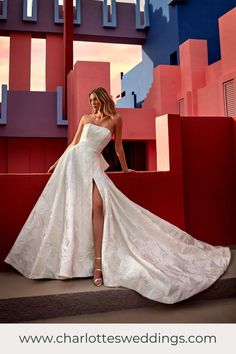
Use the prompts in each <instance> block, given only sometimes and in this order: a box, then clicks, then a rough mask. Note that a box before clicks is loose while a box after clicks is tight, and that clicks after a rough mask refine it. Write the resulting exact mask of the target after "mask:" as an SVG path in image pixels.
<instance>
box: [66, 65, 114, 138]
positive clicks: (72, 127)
mask: <svg viewBox="0 0 236 354" xmlns="http://www.w3.org/2000/svg"><path fill="white" fill-rule="evenodd" d="M99 86H102V87H104V88H105V89H106V90H107V91H108V92H110V63H105V62H87V61H77V62H76V64H75V66H74V69H73V70H72V71H71V72H70V73H69V75H68V96H67V97H68V117H69V124H68V142H69V143H70V142H71V140H72V139H73V137H74V134H75V133H76V130H77V128H78V124H79V121H80V119H81V117H82V116H83V115H84V114H86V113H90V112H91V107H90V105H89V98H88V93H89V92H90V91H92V89H94V88H95V87H99Z"/></svg>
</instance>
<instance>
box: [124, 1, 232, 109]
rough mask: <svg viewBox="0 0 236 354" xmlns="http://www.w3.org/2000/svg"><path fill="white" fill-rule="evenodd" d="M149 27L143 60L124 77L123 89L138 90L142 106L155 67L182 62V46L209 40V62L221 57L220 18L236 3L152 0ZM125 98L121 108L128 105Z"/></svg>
mask: <svg viewBox="0 0 236 354" xmlns="http://www.w3.org/2000/svg"><path fill="white" fill-rule="evenodd" d="M149 2H150V29H149V30H148V35H147V40H146V42H145V44H144V45H143V48H142V50H143V55H142V59H143V60H142V63H140V64H138V65H137V66H136V67H134V68H133V69H131V70H130V71H129V72H128V73H126V74H125V75H124V76H123V79H122V82H121V87H122V92H123V91H125V92H126V93H127V94H129V93H131V92H132V91H133V92H135V93H136V100H137V106H138V107H139V106H141V104H142V102H143V100H144V99H145V97H146V96H147V93H148V90H149V89H150V87H151V85H152V81H153V74H152V68H153V67H156V66H157V65H159V64H179V45H180V44H182V43H183V42H185V41H186V40H188V39H190V38H192V39H207V40H208V52H209V64H211V63H213V62H215V61H217V60H219V59H220V43H219V28H218V18H219V17H220V16H222V15H223V14H225V13H226V12H228V11H229V10H231V9H232V8H234V7H235V6H236V0H186V1H185V2H181V1H180V2H176V4H175V5H174V6H169V5H168V3H169V1H168V0H150V1H149ZM127 104H128V101H127V100H125V97H124V98H122V99H120V100H119V101H117V106H119V107H129V106H128V105H127Z"/></svg>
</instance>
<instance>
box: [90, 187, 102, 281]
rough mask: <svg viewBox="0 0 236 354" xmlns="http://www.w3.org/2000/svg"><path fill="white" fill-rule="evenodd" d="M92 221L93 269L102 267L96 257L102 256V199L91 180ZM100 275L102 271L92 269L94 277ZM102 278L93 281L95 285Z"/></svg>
mask: <svg viewBox="0 0 236 354" xmlns="http://www.w3.org/2000/svg"><path fill="white" fill-rule="evenodd" d="M92 199H93V200H92V205H93V207H92V221H93V241H94V249H95V264H94V269H102V260H101V259H97V258H101V257H102V235H103V223H104V215H103V200H102V197H101V195H100V193H99V190H98V187H97V185H96V183H95V182H94V180H93V197H92ZM101 277H102V272H101V271H99V270H96V271H94V279H98V278H101ZM101 284H102V280H97V281H95V285H101Z"/></svg>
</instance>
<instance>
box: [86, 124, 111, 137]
mask: <svg viewBox="0 0 236 354" xmlns="http://www.w3.org/2000/svg"><path fill="white" fill-rule="evenodd" d="M86 125H94V126H95V127H99V128H103V129H106V130H108V131H109V132H110V134H111V135H112V132H111V131H110V129H109V128H106V127H103V126H102V125H97V124H93V123H86V124H84V126H86Z"/></svg>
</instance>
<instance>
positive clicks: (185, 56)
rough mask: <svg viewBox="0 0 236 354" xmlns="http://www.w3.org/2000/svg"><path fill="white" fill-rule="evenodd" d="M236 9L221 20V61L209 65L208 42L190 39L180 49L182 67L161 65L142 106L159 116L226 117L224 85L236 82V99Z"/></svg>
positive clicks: (155, 70) (155, 73)
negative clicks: (229, 81)
mask: <svg viewBox="0 0 236 354" xmlns="http://www.w3.org/2000/svg"><path fill="white" fill-rule="evenodd" d="M233 33H236V8H234V9H232V10H231V11H229V12H228V13H226V14H225V15H224V16H222V17H220V19H219V34H220V44H221V60H219V61H217V62H215V63H213V64H211V65H208V55H207V41H206V40H196V39H189V40H187V41H186V42H184V43H183V44H182V45H181V46H180V65H179V66H177V65H176V66H173V65H159V66H157V67H156V68H154V71H153V85H152V87H151V89H150V90H149V93H148V95H147V97H146V99H145V100H144V102H143V105H142V106H143V107H145V108H155V110H156V113H157V115H163V114H167V113H169V114H179V113H180V109H179V103H178V102H179V100H181V99H182V100H183V112H182V115H183V116H215V115H216V116H225V115H226V112H225V104H224V91H223V84H224V82H226V81H228V80H234V92H235V97H236V36H235V35H232V34H233Z"/></svg>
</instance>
